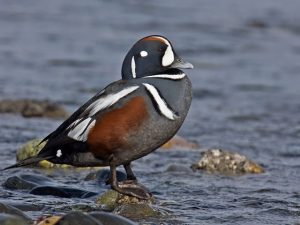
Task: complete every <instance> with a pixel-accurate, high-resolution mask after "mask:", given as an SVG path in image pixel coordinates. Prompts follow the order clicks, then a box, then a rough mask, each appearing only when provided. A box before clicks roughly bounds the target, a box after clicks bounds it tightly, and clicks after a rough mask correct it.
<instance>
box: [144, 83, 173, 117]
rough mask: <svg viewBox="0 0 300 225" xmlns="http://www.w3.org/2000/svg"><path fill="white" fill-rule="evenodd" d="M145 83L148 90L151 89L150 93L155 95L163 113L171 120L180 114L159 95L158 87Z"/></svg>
mask: <svg viewBox="0 0 300 225" xmlns="http://www.w3.org/2000/svg"><path fill="white" fill-rule="evenodd" d="M143 85H144V86H145V87H146V89H147V91H149V93H150V94H151V95H152V96H153V98H154V100H155V102H156V103H157V106H158V108H159V111H160V112H161V114H162V115H164V116H165V117H167V118H168V119H170V120H175V119H176V118H177V117H178V116H177V115H176V114H175V113H174V112H173V111H172V110H171V109H170V108H169V107H168V105H167V103H166V102H165V101H164V100H163V99H162V97H161V96H160V95H159V93H158V91H157V89H156V88H155V87H154V86H153V85H151V84H147V83H143Z"/></svg>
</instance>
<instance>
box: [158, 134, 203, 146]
mask: <svg viewBox="0 0 300 225" xmlns="http://www.w3.org/2000/svg"><path fill="white" fill-rule="evenodd" d="M198 147H199V146H198V145H197V144H196V143H193V142H189V141H187V140H186V139H184V138H183V137H180V136H177V135H176V136H174V137H173V138H172V139H171V140H169V141H168V142H167V143H165V144H164V145H163V146H161V148H163V149H171V148H181V149H196V148H198Z"/></svg>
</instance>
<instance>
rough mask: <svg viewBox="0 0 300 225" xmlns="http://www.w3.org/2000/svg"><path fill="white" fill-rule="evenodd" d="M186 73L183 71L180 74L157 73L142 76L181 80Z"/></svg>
mask: <svg viewBox="0 0 300 225" xmlns="http://www.w3.org/2000/svg"><path fill="white" fill-rule="evenodd" d="M185 76H186V75H185V74H184V73H181V74H157V75H150V76H145V77H144V78H163V79H170V80H181V79H183V78H184V77H185Z"/></svg>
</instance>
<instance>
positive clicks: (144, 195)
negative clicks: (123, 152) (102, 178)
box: [109, 160, 151, 200]
mask: <svg viewBox="0 0 300 225" xmlns="http://www.w3.org/2000/svg"><path fill="white" fill-rule="evenodd" d="M131 172H132V171H131ZM109 181H110V185H111V188H112V189H113V190H115V191H117V192H119V193H121V194H124V195H129V196H133V197H136V198H139V199H145V200H146V199H149V198H150V197H151V195H150V194H149V193H148V191H146V190H145V189H144V188H142V187H141V186H139V185H137V184H135V183H132V182H130V183H126V182H124V183H121V184H120V185H119V183H118V180H117V170H116V165H115V164H114V163H113V160H111V163H110V177H109Z"/></svg>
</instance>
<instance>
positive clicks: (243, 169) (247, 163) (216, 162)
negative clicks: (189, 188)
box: [192, 149, 264, 175]
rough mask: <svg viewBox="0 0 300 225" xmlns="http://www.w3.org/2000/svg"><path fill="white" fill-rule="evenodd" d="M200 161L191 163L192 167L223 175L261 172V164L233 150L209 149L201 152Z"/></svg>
mask: <svg viewBox="0 0 300 225" xmlns="http://www.w3.org/2000/svg"><path fill="white" fill-rule="evenodd" d="M201 155H202V158H201V159H200V161H199V162H198V163H196V164H194V165H192V168H193V169H201V170H205V171H208V172H210V173H220V174H225V175H235V174H237V175H242V174H247V173H263V172H264V170H263V168H262V167H261V166H259V165H257V164H256V163H254V162H253V161H251V160H249V159H247V158H246V156H243V155H240V154H238V153H235V152H230V151H225V150H221V149H209V150H206V151H204V152H202V153H201Z"/></svg>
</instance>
